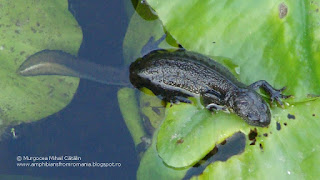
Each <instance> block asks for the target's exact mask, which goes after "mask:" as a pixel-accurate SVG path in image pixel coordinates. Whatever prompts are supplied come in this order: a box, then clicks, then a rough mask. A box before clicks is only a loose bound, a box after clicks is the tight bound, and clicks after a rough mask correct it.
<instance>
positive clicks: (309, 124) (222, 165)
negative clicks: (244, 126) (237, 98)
mask: <svg viewBox="0 0 320 180" xmlns="http://www.w3.org/2000/svg"><path fill="white" fill-rule="evenodd" d="M288 112H289V113H290V114H291V115H293V116H294V119H293V118H292V117H291V119H289V118H288ZM319 112H320V99H317V100H315V101H310V102H308V103H300V104H296V105H294V106H291V107H288V108H287V109H286V110H283V109H281V108H274V109H273V114H274V119H273V120H274V121H273V122H272V123H271V126H270V127H269V128H259V129H258V132H259V134H258V137H257V141H256V143H255V145H250V143H251V142H250V141H247V145H246V148H245V151H244V153H243V154H241V155H238V156H233V157H231V158H230V159H229V160H227V161H226V162H216V163H213V164H211V165H209V166H208V167H207V169H206V170H205V171H204V172H203V174H201V175H200V176H199V177H198V178H199V179H215V178H218V179H234V178H239V177H250V178H252V179H255V178H258V179H316V178H317V177H319V175H320V173H319V168H318V166H317V164H318V162H319V160H320V145H319V144H318V143H317V142H319V141H320V136H318V135H317V134H318V133H319V129H320V123H319V116H320V114H319ZM277 122H278V123H279V124H278V129H279V125H280V127H281V129H280V130H277ZM259 135H260V137H259ZM260 144H261V145H260Z"/></svg>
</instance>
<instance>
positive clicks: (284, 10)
mask: <svg viewBox="0 0 320 180" xmlns="http://www.w3.org/2000/svg"><path fill="white" fill-rule="evenodd" d="M287 14H288V6H287V5H286V4H285V3H281V4H280V5H279V17H280V19H282V18H284V17H286V16H287Z"/></svg>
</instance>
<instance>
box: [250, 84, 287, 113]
mask: <svg viewBox="0 0 320 180" xmlns="http://www.w3.org/2000/svg"><path fill="white" fill-rule="evenodd" d="M248 87H249V88H251V89H253V90H257V89H259V88H262V89H263V90H265V91H266V92H267V93H268V94H269V95H270V98H271V103H273V101H274V100H276V101H277V102H278V103H279V105H280V106H281V107H283V103H282V101H281V100H280V99H281V98H282V99H287V98H289V97H291V95H283V94H282V91H284V90H285V89H286V87H283V88H281V89H275V88H273V87H272V86H271V85H270V84H269V83H268V82H267V81H265V80H260V81H257V82H254V83H252V84H251V85H249V86H248Z"/></svg>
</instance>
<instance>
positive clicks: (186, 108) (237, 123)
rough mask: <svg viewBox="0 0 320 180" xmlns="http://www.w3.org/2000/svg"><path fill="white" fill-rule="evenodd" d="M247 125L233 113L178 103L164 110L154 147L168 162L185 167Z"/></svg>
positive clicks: (171, 164)
mask: <svg viewBox="0 0 320 180" xmlns="http://www.w3.org/2000/svg"><path fill="white" fill-rule="evenodd" d="M249 128H250V126H248V125H247V124H246V123H245V122H244V121H243V120H241V119H240V118H239V117H237V116H236V115H235V114H226V113H222V112H218V113H215V114H212V113H211V112H210V111H208V110H207V109H204V108H203V107H202V108H201V109H200V108H197V107H196V106H193V105H190V104H184V103H181V104H179V105H173V106H172V107H171V108H169V110H168V111H167V114H166V119H165V121H164V122H163V123H162V125H161V127H160V130H159V133H158V142H157V149H158V152H159V156H160V157H161V158H162V159H163V161H164V163H166V164H167V165H169V166H172V167H176V168H181V167H186V166H190V165H194V164H195V163H197V162H198V161H199V160H200V159H202V158H203V157H204V156H206V155H207V154H208V153H209V152H210V151H211V150H212V149H213V148H214V147H215V145H216V144H218V143H220V142H222V141H223V140H225V139H226V138H228V137H230V136H231V135H232V134H234V132H236V131H239V130H241V131H247V130H248V129H249Z"/></svg>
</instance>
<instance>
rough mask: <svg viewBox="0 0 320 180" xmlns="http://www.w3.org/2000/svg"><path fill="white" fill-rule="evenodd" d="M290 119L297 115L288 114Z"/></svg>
mask: <svg viewBox="0 0 320 180" xmlns="http://www.w3.org/2000/svg"><path fill="white" fill-rule="evenodd" d="M288 119H296V117H295V116H294V115H292V114H288Z"/></svg>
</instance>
